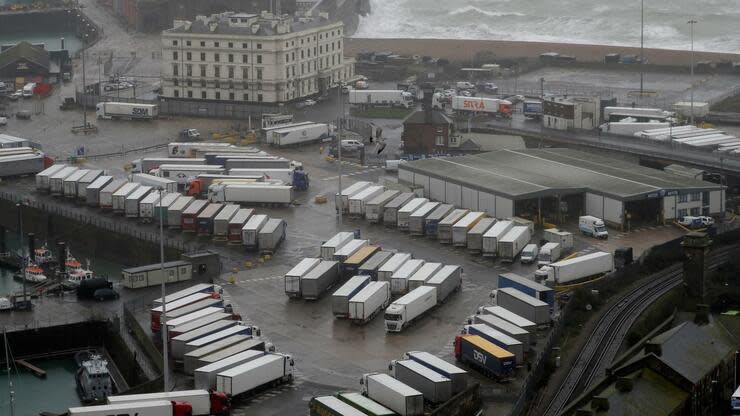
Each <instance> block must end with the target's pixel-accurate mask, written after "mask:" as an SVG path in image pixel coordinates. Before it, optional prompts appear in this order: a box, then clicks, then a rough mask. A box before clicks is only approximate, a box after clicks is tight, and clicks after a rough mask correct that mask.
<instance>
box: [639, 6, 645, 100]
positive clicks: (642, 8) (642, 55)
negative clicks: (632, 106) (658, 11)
mask: <svg viewBox="0 0 740 416" xmlns="http://www.w3.org/2000/svg"><path fill="white" fill-rule="evenodd" d="M644 49H645V0H640V102H642V96H643V75H644V74H643V67H642V65H643V63H644V62H645V53H644V52H645V50H644Z"/></svg>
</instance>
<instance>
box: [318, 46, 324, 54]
mask: <svg viewBox="0 0 740 416" xmlns="http://www.w3.org/2000/svg"><path fill="white" fill-rule="evenodd" d="M319 53H324V45H319Z"/></svg>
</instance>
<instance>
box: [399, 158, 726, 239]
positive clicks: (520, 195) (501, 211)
mask: <svg viewBox="0 0 740 416" xmlns="http://www.w3.org/2000/svg"><path fill="white" fill-rule="evenodd" d="M398 178H399V180H400V181H402V182H405V183H408V184H412V185H415V186H419V187H423V188H424V193H425V195H426V196H428V197H429V198H431V199H433V200H437V201H444V202H447V203H450V204H454V205H456V206H458V207H461V208H467V209H471V210H479V211H485V212H487V213H488V214H489V215H491V216H494V217H497V218H507V217H512V216H523V217H529V218H541V219H542V220H544V221H551V222H561V221H564V220H567V219H568V218H570V219H573V218H577V217H578V216H579V215H593V216H596V217H599V218H603V219H604V221H605V222H607V223H608V224H610V225H611V226H614V227H618V228H622V227H625V226H630V224H632V225H634V224H638V223H645V224H650V223H653V224H656V223H662V222H664V221H669V220H673V219H675V218H680V217H682V216H684V215H718V214H720V213H722V212H723V211H724V189H723V187H722V186H721V185H718V184H715V183H711V182H706V181H703V180H699V179H694V178H691V177H686V176H682V175H677V174H674V173H670V172H664V171H662V170H657V169H652V168H649V167H645V166H640V165H637V164H634V163H630V162H627V161H622V160H616V159H613V158H608V157H604V156H599V155H595V154H592V153H585V152H580V151H576V150H571V149H527V150H512V149H505V150H499V151H494V152H489V153H482V154H478V155H473V156H460V157H444V158H432V159H425V160H418V161H413V162H410V163H405V164H402V165H400V166H399V171H398Z"/></svg>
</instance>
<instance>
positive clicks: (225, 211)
mask: <svg viewBox="0 0 740 416" xmlns="http://www.w3.org/2000/svg"><path fill="white" fill-rule="evenodd" d="M238 211H239V205H235V204H226V205H224V207H223V208H222V209H221V211H220V212H219V213H218V215H216V218H214V219H213V241H226V240H227V236H228V235H229V221H231V218H233V217H234V215H236V213H237V212H238ZM242 226H244V224H242Z"/></svg>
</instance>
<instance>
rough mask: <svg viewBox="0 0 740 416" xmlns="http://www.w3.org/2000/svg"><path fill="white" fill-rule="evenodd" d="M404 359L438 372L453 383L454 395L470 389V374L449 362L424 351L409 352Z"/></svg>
mask: <svg viewBox="0 0 740 416" xmlns="http://www.w3.org/2000/svg"><path fill="white" fill-rule="evenodd" d="M404 358H406V359H409V360H414V361H416V362H417V363H419V364H421V365H423V366H424V367H427V368H429V369H432V370H434V371H436V372H437V373H439V374H441V375H443V376H445V377H447V378H449V379H450V381H452V394H453V395H454V394H457V393H460V392H462V391H465V389H467V388H468V372H467V371H465V370H463V369H462V368H459V367H456V366H454V365H452V364H450V363H448V362H447V361H445V360H443V359H441V358H439V357H437V356H436V355H432V354H430V353H428V352H424V351H409V352H407V353H406V354H404Z"/></svg>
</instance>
